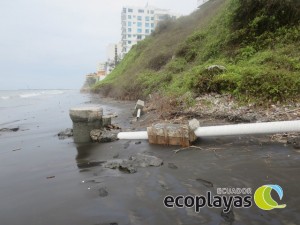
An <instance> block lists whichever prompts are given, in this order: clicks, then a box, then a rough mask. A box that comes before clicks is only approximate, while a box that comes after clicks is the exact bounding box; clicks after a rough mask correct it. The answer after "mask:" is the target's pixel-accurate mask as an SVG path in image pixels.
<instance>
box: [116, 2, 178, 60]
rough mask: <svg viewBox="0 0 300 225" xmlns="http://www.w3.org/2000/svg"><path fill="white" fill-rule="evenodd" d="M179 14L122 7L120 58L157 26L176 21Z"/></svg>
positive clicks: (164, 10)
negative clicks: (167, 21)
mask: <svg viewBox="0 0 300 225" xmlns="http://www.w3.org/2000/svg"><path fill="white" fill-rule="evenodd" d="M178 17H180V15H179V14H175V13H170V12H169V10H166V9H158V8H156V7H153V6H148V5H146V7H131V6H127V7H123V10H122V14H121V19H122V41H121V44H122V56H124V55H125V54H126V53H128V52H129V50H130V49H131V47H132V46H133V45H135V44H136V43H137V42H139V41H141V40H143V39H144V38H145V37H147V36H148V35H150V34H151V33H152V32H153V31H154V30H155V28H156V26H157V24H158V23H159V22H160V21H162V20H164V19H166V18H172V19H177V18H178Z"/></svg>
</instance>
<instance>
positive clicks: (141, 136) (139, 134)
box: [118, 131, 148, 140]
mask: <svg viewBox="0 0 300 225" xmlns="http://www.w3.org/2000/svg"><path fill="white" fill-rule="evenodd" d="M118 138H119V139H125V140H147V139H148V133H147V131H136V132H121V133H118Z"/></svg>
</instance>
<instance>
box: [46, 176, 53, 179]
mask: <svg viewBox="0 0 300 225" xmlns="http://www.w3.org/2000/svg"><path fill="white" fill-rule="evenodd" d="M53 178H55V176H49V177H47V179H53Z"/></svg>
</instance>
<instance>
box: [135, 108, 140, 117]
mask: <svg viewBox="0 0 300 225" xmlns="http://www.w3.org/2000/svg"><path fill="white" fill-rule="evenodd" d="M140 117H141V109H138V111H137V115H136V118H137V119H139V118H140Z"/></svg>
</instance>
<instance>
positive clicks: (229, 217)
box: [221, 210, 235, 224]
mask: <svg viewBox="0 0 300 225" xmlns="http://www.w3.org/2000/svg"><path fill="white" fill-rule="evenodd" d="M221 217H222V218H223V219H224V220H225V222H227V223H229V224H232V223H233V222H234V220H235V218H234V213H233V211H232V210H230V211H229V212H228V213H224V212H223V211H222V212H221Z"/></svg>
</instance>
